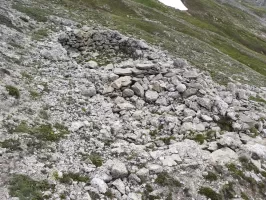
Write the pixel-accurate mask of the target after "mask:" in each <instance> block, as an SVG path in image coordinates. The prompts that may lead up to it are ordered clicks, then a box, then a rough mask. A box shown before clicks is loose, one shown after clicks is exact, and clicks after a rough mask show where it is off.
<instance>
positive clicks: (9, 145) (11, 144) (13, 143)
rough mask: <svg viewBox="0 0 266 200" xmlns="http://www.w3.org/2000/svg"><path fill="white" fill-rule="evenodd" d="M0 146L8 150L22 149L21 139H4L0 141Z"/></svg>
mask: <svg viewBox="0 0 266 200" xmlns="http://www.w3.org/2000/svg"><path fill="white" fill-rule="evenodd" d="M0 147H2V148H6V149H7V150H8V152H13V151H21V150H22V149H21V147H20V141H19V140H14V139H7V140H4V141H3V142H0Z"/></svg>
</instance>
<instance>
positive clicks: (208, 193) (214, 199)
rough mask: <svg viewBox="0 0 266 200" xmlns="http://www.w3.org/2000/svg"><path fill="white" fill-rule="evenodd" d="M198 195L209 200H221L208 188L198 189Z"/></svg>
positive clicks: (219, 196)
mask: <svg viewBox="0 0 266 200" xmlns="http://www.w3.org/2000/svg"><path fill="white" fill-rule="evenodd" d="M199 194H201V195H203V196H205V197H207V198H210V199H211V200H221V199H222V197H221V195H220V194H219V193H217V192H215V191H214V190H213V189H211V188H209V187H201V188H200V189H199Z"/></svg>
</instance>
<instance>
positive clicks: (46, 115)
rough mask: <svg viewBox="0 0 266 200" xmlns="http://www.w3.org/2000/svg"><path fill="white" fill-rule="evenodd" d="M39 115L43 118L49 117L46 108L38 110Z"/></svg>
mask: <svg viewBox="0 0 266 200" xmlns="http://www.w3.org/2000/svg"><path fill="white" fill-rule="evenodd" d="M39 117H40V118H42V119H45V120H48V119H49V114H48V112H47V111H46V110H40V112H39Z"/></svg>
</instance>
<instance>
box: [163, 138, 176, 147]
mask: <svg viewBox="0 0 266 200" xmlns="http://www.w3.org/2000/svg"><path fill="white" fill-rule="evenodd" d="M175 139H176V138H175V137H173V136H170V137H165V138H160V140H162V141H163V142H164V144H166V145H170V144H171V140H175Z"/></svg>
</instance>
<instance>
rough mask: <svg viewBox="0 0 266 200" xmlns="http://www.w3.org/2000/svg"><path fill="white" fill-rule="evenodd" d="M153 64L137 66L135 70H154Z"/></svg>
mask: <svg viewBox="0 0 266 200" xmlns="http://www.w3.org/2000/svg"><path fill="white" fill-rule="evenodd" d="M154 66H155V65H154V64H153V63H148V64H137V65H136V68H137V69H140V70H148V69H152V68H154Z"/></svg>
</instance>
